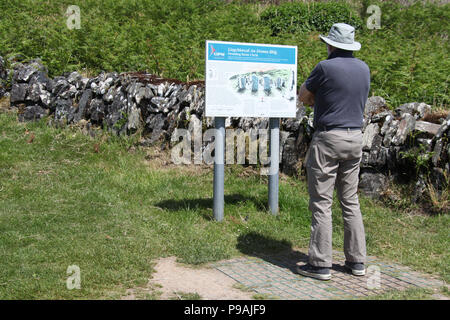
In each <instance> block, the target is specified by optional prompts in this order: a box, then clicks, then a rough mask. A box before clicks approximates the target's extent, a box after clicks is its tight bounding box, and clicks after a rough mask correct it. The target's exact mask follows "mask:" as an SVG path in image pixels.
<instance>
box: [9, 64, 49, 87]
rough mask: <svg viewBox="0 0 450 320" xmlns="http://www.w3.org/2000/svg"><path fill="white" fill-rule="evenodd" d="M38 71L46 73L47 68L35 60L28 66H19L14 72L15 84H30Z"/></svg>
mask: <svg viewBox="0 0 450 320" xmlns="http://www.w3.org/2000/svg"><path fill="white" fill-rule="evenodd" d="M38 71H44V72H46V68H45V67H44V66H43V65H42V63H41V61H40V60H33V61H31V62H30V63H28V64H26V65H23V64H19V65H18V66H17V69H16V68H15V70H14V75H13V82H28V80H29V79H30V78H31V76H32V75H33V74H34V73H36V72H38Z"/></svg>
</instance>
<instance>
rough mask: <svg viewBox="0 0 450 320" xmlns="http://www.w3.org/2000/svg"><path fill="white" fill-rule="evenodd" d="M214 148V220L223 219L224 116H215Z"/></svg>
mask: <svg viewBox="0 0 450 320" xmlns="http://www.w3.org/2000/svg"><path fill="white" fill-rule="evenodd" d="M214 125H215V130H216V134H215V138H214V139H215V140H214V141H215V148H214V191H213V193H214V195H213V197H214V199H213V202H214V205H213V212H214V219H215V220H216V221H222V220H223V207H224V199H225V196H224V180H225V179H224V166H225V161H224V153H225V118H224V117H215V118H214Z"/></svg>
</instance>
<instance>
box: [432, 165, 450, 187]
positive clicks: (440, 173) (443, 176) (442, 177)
mask: <svg viewBox="0 0 450 320" xmlns="http://www.w3.org/2000/svg"><path fill="white" fill-rule="evenodd" d="M430 181H431V183H432V185H433V187H434V189H435V190H437V191H443V190H445V189H446V188H448V187H449V185H448V183H449V180H448V173H446V172H445V171H444V170H443V169H442V168H438V167H435V168H433V169H432V170H431V172H430Z"/></svg>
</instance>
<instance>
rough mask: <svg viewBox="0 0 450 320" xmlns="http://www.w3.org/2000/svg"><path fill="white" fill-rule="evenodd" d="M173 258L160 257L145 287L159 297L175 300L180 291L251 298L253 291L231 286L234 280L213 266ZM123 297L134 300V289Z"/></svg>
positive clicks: (206, 297) (208, 297) (207, 296)
mask: <svg viewBox="0 0 450 320" xmlns="http://www.w3.org/2000/svg"><path fill="white" fill-rule="evenodd" d="M175 260H176V257H168V258H161V259H159V260H158V261H157V263H156V266H155V272H154V273H153V274H152V276H153V277H152V279H150V281H149V283H148V288H156V289H155V290H157V291H160V292H162V294H161V296H160V299H163V300H166V299H172V298H175V299H177V298H180V293H185V294H187V293H188V294H195V293H197V294H198V295H199V296H200V297H201V299H202V300H250V299H252V296H253V295H254V294H255V292H246V291H242V290H240V289H237V288H235V287H233V285H236V284H237V282H236V281H235V280H233V279H231V278H230V277H228V276H227V275H225V274H223V273H222V272H220V271H218V270H216V269H212V268H188V267H185V266H183V265H180V264H178V263H177V262H176V261H175ZM159 286H161V287H159ZM122 299H124V300H134V299H137V295H136V292H135V289H130V290H128V292H127V296H125V297H122Z"/></svg>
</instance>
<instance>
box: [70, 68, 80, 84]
mask: <svg viewBox="0 0 450 320" xmlns="http://www.w3.org/2000/svg"><path fill="white" fill-rule="evenodd" d="M81 79H82V76H81V75H80V74H79V73H78V72H76V71H74V72H72V73H71V74H69V76H68V77H67V82H69V83H70V84H73V85H75V84H76V83H77V82H78V81H80V80H81Z"/></svg>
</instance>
